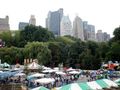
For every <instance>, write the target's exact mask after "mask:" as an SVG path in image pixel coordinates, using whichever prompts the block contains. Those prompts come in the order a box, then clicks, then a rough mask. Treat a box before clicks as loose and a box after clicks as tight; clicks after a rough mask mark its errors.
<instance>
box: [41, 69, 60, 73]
mask: <svg viewBox="0 0 120 90" xmlns="http://www.w3.org/2000/svg"><path fill="white" fill-rule="evenodd" d="M57 71H58V70H53V69H49V70H44V71H42V72H43V73H52V72H57Z"/></svg>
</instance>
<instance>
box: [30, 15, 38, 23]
mask: <svg viewBox="0 0 120 90" xmlns="http://www.w3.org/2000/svg"><path fill="white" fill-rule="evenodd" d="M29 24H30V25H36V18H35V16H34V15H31V17H30V20H29Z"/></svg>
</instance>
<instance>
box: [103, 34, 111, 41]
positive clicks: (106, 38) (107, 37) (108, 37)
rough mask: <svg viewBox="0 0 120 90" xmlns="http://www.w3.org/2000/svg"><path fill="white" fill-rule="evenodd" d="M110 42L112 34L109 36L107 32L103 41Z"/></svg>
mask: <svg viewBox="0 0 120 90" xmlns="http://www.w3.org/2000/svg"><path fill="white" fill-rule="evenodd" d="M109 40H110V34H107V32H104V33H103V41H109Z"/></svg>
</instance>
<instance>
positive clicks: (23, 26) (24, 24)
mask: <svg viewBox="0 0 120 90" xmlns="http://www.w3.org/2000/svg"><path fill="white" fill-rule="evenodd" d="M27 25H29V23H27V22H19V30H23V29H24V28H25V27H26V26H27Z"/></svg>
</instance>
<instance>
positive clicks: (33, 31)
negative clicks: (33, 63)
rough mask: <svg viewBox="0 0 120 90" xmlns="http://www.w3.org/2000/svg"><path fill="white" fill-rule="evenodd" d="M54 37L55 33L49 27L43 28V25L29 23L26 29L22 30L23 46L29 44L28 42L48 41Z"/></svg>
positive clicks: (21, 40)
mask: <svg viewBox="0 0 120 90" xmlns="http://www.w3.org/2000/svg"><path fill="white" fill-rule="evenodd" d="M52 39H54V35H53V34H52V33H51V32H49V31H48V30H47V29H45V28H42V27H41V26H33V25H29V26H26V27H25V29H24V30H22V31H21V32H20V43H21V45H20V46H21V47H23V46H24V45H25V44H27V42H32V41H39V42H46V41H49V40H52Z"/></svg>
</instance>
